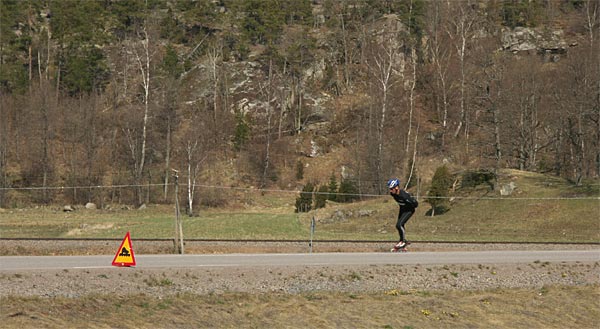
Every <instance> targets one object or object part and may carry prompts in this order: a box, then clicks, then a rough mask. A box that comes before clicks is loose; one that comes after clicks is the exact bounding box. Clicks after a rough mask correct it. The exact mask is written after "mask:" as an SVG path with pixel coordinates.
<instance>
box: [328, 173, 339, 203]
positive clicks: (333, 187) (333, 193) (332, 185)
mask: <svg viewBox="0 0 600 329" xmlns="http://www.w3.org/2000/svg"><path fill="white" fill-rule="evenodd" d="M328 190H329V195H328V196H327V199H328V200H329V201H334V202H335V201H337V190H338V184H337V180H336V178H335V175H334V174H331V176H330V177H329V186H328Z"/></svg>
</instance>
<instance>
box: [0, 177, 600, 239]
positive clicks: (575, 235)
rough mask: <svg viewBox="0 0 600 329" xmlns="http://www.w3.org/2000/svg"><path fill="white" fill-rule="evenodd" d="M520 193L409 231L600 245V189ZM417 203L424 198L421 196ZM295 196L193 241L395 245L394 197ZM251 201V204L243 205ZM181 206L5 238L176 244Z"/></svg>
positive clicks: (20, 221)
mask: <svg viewBox="0 0 600 329" xmlns="http://www.w3.org/2000/svg"><path fill="white" fill-rule="evenodd" d="M501 178H502V179H504V180H506V181H512V182H514V183H515V184H516V186H517V189H516V190H515V192H514V193H513V195H511V196H510V197H500V196H499V194H498V192H495V191H491V190H490V189H489V188H488V187H486V186H480V187H476V188H472V189H465V190H459V191H457V192H456V193H455V195H456V197H455V199H453V200H451V202H450V203H451V210H450V211H449V212H447V213H445V214H443V215H440V216H434V217H430V216H426V215H425V213H426V212H427V210H428V209H429V208H430V207H429V205H428V204H427V203H426V202H424V200H423V198H421V202H420V207H419V208H418V209H417V212H416V214H415V215H414V216H413V217H412V218H411V220H410V221H409V223H408V224H407V231H408V235H409V239H410V240H414V241H423V240H427V241H442V240H444V241H511V242H521V241H531V242H600V199H598V197H599V196H600V186H599V185H592V184H590V185H585V186H580V187H575V186H572V185H569V184H568V183H567V182H565V181H563V180H561V179H558V178H555V177H549V176H544V175H540V174H533V173H527V172H518V171H507V172H505V173H504V175H503V176H501ZM412 192H413V194H416V193H415V191H412ZM295 198H296V194H294V193H275V192H267V193H260V192H259V191H254V192H253V191H248V192H244V194H243V195H236V194H235V193H232V197H231V199H230V202H229V204H228V205H227V206H224V207H219V208H204V209H200V212H199V216H196V217H188V216H185V215H183V217H182V218H183V230H184V237H185V238H190V239H191V238H210V239H307V238H308V237H309V235H310V222H311V219H312V218H315V219H316V223H317V225H316V229H315V236H314V238H315V239H352V240H354V239H356V240H395V239H396V238H397V233H396V230H395V228H394V225H395V221H396V216H397V212H398V207H397V205H396V204H395V203H394V202H393V200H391V198H390V197H389V196H380V197H366V198H365V199H364V200H363V201H359V202H355V203H350V204H340V203H328V205H327V206H326V207H325V208H321V209H318V210H313V211H311V212H308V213H301V214H298V213H295V212H294V202H295ZM241 200H243V202H242V201H241ZM174 220H175V210H174V206H173V205H149V206H148V207H147V208H146V209H142V210H137V209H134V210H131V209H121V208H118V207H113V209H111V210H106V209H102V210H87V209H85V208H84V207H78V210H76V211H74V212H63V211H62V207H60V206H54V207H51V206H48V207H37V208H29V209H2V210H0V236H1V237H4V238H15V237H19V238H59V237H60V238H84V237H85V238H120V237H122V236H123V235H124V234H125V232H127V231H129V232H131V234H132V235H133V236H135V237H136V238H172V237H173V236H174Z"/></svg>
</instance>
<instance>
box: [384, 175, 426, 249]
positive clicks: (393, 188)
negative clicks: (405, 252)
mask: <svg viewBox="0 0 600 329" xmlns="http://www.w3.org/2000/svg"><path fill="white" fill-rule="evenodd" d="M387 187H388V189H389V190H390V195H391V196H392V197H393V198H394V200H396V202H397V203H398V205H399V206H400V212H399V213H398V222H396V229H398V234H399V235H400V240H399V241H398V243H397V244H396V245H395V246H394V249H392V251H397V250H402V249H404V248H406V245H407V243H408V242H407V241H406V231H405V229H404V225H405V224H406V222H408V220H409V219H410V217H411V216H412V215H413V214H414V213H415V209H416V208H417V207H418V206H419V202H418V201H417V200H416V199H415V198H413V197H412V195H410V193H408V192H406V191H405V190H403V189H401V188H400V180H399V179H398V178H392V179H390V180H389V181H388V182H387Z"/></svg>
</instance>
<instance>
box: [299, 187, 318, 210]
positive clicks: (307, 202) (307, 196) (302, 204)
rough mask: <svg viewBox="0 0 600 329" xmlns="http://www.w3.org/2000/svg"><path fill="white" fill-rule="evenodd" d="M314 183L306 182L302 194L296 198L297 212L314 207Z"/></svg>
mask: <svg viewBox="0 0 600 329" xmlns="http://www.w3.org/2000/svg"><path fill="white" fill-rule="evenodd" d="M313 191H314V185H313V184H312V183H310V182H309V183H306V185H304V188H302V192H301V193H300V196H298V198H296V212H298V213H300V212H309V211H310V210H311V209H312V199H313Z"/></svg>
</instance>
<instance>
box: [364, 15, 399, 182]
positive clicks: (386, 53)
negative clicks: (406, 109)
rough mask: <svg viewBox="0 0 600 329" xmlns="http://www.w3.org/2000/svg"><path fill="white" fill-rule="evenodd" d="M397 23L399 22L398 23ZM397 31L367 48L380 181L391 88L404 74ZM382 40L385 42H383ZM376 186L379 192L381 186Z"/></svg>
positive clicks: (377, 173) (378, 177) (377, 169)
mask: <svg viewBox="0 0 600 329" xmlns="http://www.w3.org/2000/svg"><path fill="white" fill-rule="evenodd" d="M398 23H399V22H398ZM399 32H400V31H399V30H395V31H389V32H386V34H387V35H385V36H384V37H382V36H379V38H376V39H380V40H379V41H377V42H376V43H372V44H370V46H369V49H370V52H371V53H370V55H371V56H370V57H369V59H368V60H367V61H366V65H367V67H368V69H369V72H370V74H371V76H372V77H373V79H374V81H375V85H376V86H377V90H378V91H379V96H380V98H379V102H378V103H379V111H378V115H377V117H378V120H377V121H378V123H377V132H376V134H377V146H376V148H377V155H376V177H377V178H376V179H377V181H382V179H383V178H382V174H383V144H384V141H385V138H384V137H385V136H384V131H385V126H386V124H387V120H388V115H389V114H388V110H389V109H388V107H389V106H390V104H389V103H388V102H389V98H390V93H391V92H392V87H393V86H394V85H396V84H397V83H398V82H399V81H401V80H403V79H402V75H403V74H404V65H405V62H404V58H403V54H402V53H401V52H400V44H399V43H400V42H401V40H400V38H399ZM383 38H385V39H386V40H385V41H384V40H383ZM379 185H380V184H378V189H379V192H381V186H379Z"/></svg>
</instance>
